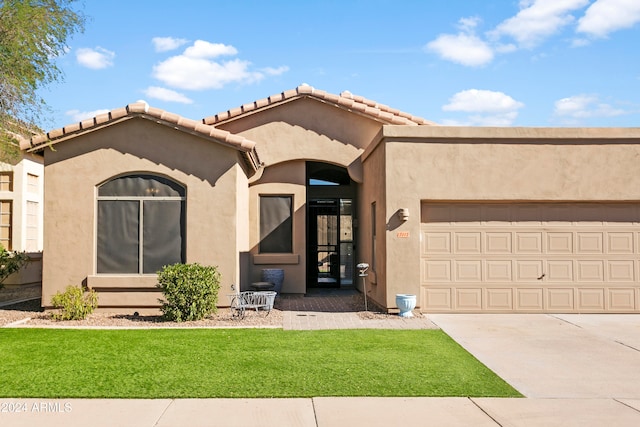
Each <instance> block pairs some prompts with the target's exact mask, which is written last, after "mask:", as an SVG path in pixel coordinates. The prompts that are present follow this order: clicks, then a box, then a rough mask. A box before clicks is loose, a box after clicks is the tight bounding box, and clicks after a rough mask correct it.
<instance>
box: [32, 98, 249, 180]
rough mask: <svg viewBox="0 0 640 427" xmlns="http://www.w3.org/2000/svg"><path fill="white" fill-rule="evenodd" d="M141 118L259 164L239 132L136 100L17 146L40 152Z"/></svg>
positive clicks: (245, 139) (247, 141)
mask: <svg viewBox="0 0 640 427" xmlns="http://www.w3.org/2000/svg"><path fill="white" fill-rule="evenodd" d="M133 118H143V119H147V120H151V121H154V122H157V123H160V124H164V125H165V126H170V127H173V128H175V129H178V130H182V131H183V132H187V133H191V134H194V135H198V136H202V137H205V138H210V139H213V140H215V141H217V142H219V143H221V144H223V145H227V146H229V147H232V148H235V149H236V150H238V151H240V152H241V153H242V154H243V157H244V160H245V162H246V163H247V166H249V167H250V168H251V169H252V170H254V171H255V170H257V169H258V168H260V167H261V162H260V159H259V157H258V154H257V152H256V150H255V146H256V143H255V142H253V141H251V140H249V139H247V138H245V137H242V136H239V135H234V134H232V133H230V132H227V131H225V130H222V129H217V128H215V127H213V126H210V125H208V124H204V123H203V122H202V121H197V120H191V119H187V118H184V117H181V116H179V115H177V114H173V113H170V112H168V111H165V110H161V109H159V108H153V107H149V105H148V104H147V103H146V102H135V103H133V104H129V105H127V106H126V107H122V108H117V109H115V110H111V111H109V112H107V113H104V114H100V115H98V116H96V117H94V118H91V119H87V120H83V121H81V122H79V123H74V124H71V125H68V126H65V127H63V128H59V129H54V130H51V131H49V132H47V133H45V134H41V135H36V136H33V137H31V138H29V139H22V140H21V141H20V148H21V149H22V150H27V151H29V152H40V151H42V150H44V149H45V148H46V147H49V146H51V145H54V144H56V143H58V142H61V141H64V140H67V139H70V138H74V137H75V136H78V135H81V134H84V133H87V132H91V131H93V130H96V129H98V128H101V127H103V126H106V125H109V124H113V123H114V122H119V121H123V120H130V119H133Z"/></svg>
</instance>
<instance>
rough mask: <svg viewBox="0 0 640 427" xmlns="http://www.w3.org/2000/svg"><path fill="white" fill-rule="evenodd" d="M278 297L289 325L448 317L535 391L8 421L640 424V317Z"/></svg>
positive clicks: (214, 403)
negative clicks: (396, 313)
mask: <svg viewBox="0 0 640 427" xmlns="http://www.w3.org/2000/svg"><path fill="white" fill-rule="evenodd" d="M280 304H281V307H280V308H281V309H283V310H285V313H284V316H283V328H285V329H304V330H311V329H330V328H362V327H367V328H420V329H421V328H434V327H440V328H442V329H443V330H444V331H445V332H446V333H447V334H449V335H450V336H451V337H452V338H453V339H454V340H456V341H457V342H458V343H459V344H461V345H462V346H463V347H465V348H466V349H467V350H468V351H470V352H471V353H472V354H473V355H474V356H475V357H476V358H478V359H479V360H480V361H481V362H482V363H484V364H485V365H487V366H488V367H489V368H490V369H492V370H493V371H494V372H496V373H497V374H498V375H500V376H501V377H502V378H503V379H505V381H507V382H509V383H510V384H511V385H513V386H514V387H515V388H516V389H518V390H519V391H520V392H521V393H523V394H524V395H525V396H527V398H522V399H499V398H464V397H456V398H422V397H418V398H401V397H399V398H378V397H351V398H335V397H316V398H301V399H155V400H149V399H140V400H135V399H95V400H92V399H59V400H55V399H0V426H2V427H14V426H36V425H37V426H40V425H46V426H54V427H55V426H65V427H66V426H70V427H74V426H88V425H91V426H98V427H99V426H136V427H146V426H149V427H151V426H157V427H169V426H171V427H182V426H185V427H186V426H189V427H191V426H196V427H197V426H203V427H205V426H223V427H235V426H250V427H260V426H278V427H289V426H291V427H294V426H295V427H298V426H300V427H306V426H309V427H314V426H315V427H338V426H340V427H342V426H346V425H350V426H366V427H377V426H395V425H411V426H438V427H440V426H464V427H468V426H473V427H475V426H523V427H538V426H540V427H549V426H551V427H553V426H569V427H571V426H576V427H578V426H579V427H590V426H606V427H611V426H616V427H618V426H622V427H625V426H640V338H639V337H640V316H637V315H602V314H599V315H546V314H533V315H522V314H518V315H485V314H483V315H462V314H438V315H430V316H426V317H425V316H421V317H416V318H413V319H401V318H398V317H387V318H383V316H380V318H376V317H375V316H373V315H372V316H373V317H372V318H362V317H361V316H360V315H359V314H358V312H356V311H355V310H354V308H353V302H352V301H350V300H349V298H345V296H344V295H332V294H325V295H323V294H321V295H314V296H309V297H304V298H303V297H297V298H283V299H282V300H281V301H280ZM416 357H419V355H416ZM0 386H1V379H0Z"/></svg>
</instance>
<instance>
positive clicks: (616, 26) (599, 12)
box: [577, 0, 640, 37]
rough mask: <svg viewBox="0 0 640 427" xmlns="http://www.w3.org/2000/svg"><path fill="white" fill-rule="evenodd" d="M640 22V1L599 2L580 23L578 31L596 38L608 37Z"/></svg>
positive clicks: (605, 0)
mask: <svg viewBox="0 0 640 427" xmlns="http://www.w3.org/2000/svg"><path fill="white" fill-rule="evenodd" d="M638 22H640V1H638V0H597V1H596V2H595V3H593V4H592V5H591V6H589V8H588V9H587V11H586V13H585V14H584V16H583V17H582V18H580V20H579V21H578V28H577V31H578V32H579V33H586V34H588V35H591V36H595V37H606V36H607V35H608V34H609V33H612V32H614V31H617V30H621V29H623V28H630V27H632V26H634V25H635V24H637V23H638Z"/></svg>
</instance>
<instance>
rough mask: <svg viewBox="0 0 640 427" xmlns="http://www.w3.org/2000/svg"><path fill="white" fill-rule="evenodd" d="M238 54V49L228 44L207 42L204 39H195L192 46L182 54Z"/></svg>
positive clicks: (200, 55) (202, 56)
mask: <svg viewBox="0 0 640 427" xmlns="http://www.w3.org/2000/svg"><path fill="white" fill-rule="evenodd" d="M237 54H238V50H237V49H236V48H235V47H233V46H229V45H224V44H222V43H209V42H207V41H204V40H196V41H195V43H193V46H189V47H188V48H187V49H186V50H185V51H184V55H185V56H188V57H190V58H215V57H218V56H222V55H230V56H234V55H237Z"/></svg>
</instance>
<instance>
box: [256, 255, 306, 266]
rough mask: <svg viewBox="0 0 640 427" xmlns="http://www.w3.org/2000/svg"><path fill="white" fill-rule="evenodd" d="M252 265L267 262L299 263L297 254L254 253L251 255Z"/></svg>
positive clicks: (265, 263)
mask: <svg viewBox="0 0 640 427" xmlns="http://www.w3.org/2000/svg"><path fill="white" fill-rule="evenodd" d="M253 264H254V265H267V264H300V255H298V254H255V255H254V256H253Z"/></svg>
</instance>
